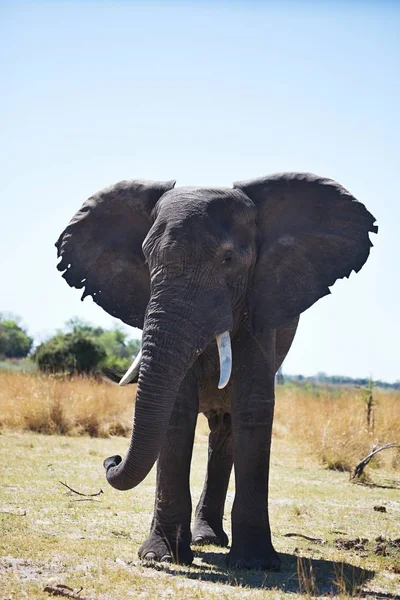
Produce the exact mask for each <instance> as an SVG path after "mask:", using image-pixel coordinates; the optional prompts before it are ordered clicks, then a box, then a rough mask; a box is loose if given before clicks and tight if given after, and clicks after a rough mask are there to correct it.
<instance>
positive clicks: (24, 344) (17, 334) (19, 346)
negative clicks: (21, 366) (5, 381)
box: [0, 315, 33, 358]
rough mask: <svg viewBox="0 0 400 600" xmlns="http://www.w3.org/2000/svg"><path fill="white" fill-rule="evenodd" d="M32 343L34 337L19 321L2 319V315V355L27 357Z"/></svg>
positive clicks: (0, 355) (0, 319)
mask: <svg viewBox="0 0 400 600" xmlns="http://www.w3.org/2000/svg"><path fill="white" fill-rule="evenodd" d="M32 344H33V340H32V338H30V337H29V335H28V334H27V333H26V331H25V330H24V329H23V328H22V327H21V326H20V325H18V323H17V321H14V320H6V319H2V318H1V315H0V357H2V358H25V356H28V354H29V352H30V351H31V348H32Z"/></svg>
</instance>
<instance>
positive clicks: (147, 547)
mask: <svg viewBox="0 0 400 600" xmlns="http://www.w3.org/2000/svg"><path fill="white" fill-rule="evenodd" d="M189 539H190V536H185V540H183V539H182V536H180V535H179V534H178V536H177V535H174V536H173V535H171V536H168V537H167V536H165V535H163V534H162V533H160V532H158V531H157V530H154V531H152V532H151V533H150V535H149V537H148V538H147V540H145V541H144V542H143V544H142V545H141V546H140V548H139V552H138V554H139V558H140V559H142V560H148V561H155V562H174V563H177V564H179V565H191V564H192V562H193V552H192V551H191V549H190V545H189V541H188V540H189Z"/></svg>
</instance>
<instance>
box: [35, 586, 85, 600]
mask: <svg viewBox="0 0 400 600" xmlns="http://www.w3.org/2000/svg"><path fill="white" fill-rule="evenodd" d="M82 590H83V588H81V589H80V590H78V591H77V592H75V591H74V590H73V589H72V588H70V587H68V586H67V585H62V584H61V583H59V584H57V585H54V586H53V585H46V587H45V588H44V590H43V591H44V592H47V593H48V594H50V596H64V598H76V599H78V600H93V598H89V597H88V596H81V595H80V593H81V591H82Z"/></svg>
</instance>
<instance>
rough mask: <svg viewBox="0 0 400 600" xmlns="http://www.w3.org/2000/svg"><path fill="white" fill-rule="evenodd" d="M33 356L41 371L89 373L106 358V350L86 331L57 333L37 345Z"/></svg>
mask: <svg viewBox="0 0 400 600" xmlns="http://www.w3.org/2000/svg"><path fill="white" fill-rule="evenodd" d="M33 358H34V360H35V361H36V363H37V365H38V367H39V369H40V371H42V372H46V373H68V374H70V375H72V374H73V373H77V374H83V373H85V374H89V373H93V372H94V371H95V370H96V368H97V367H98V365H99V364H100V363H101V361H103V360H104V359H105V358H106V351H105V349H104V348H103V346H102V345H101V344H100V343H99V342H98V341H97V340H95V339H94V338H93V337H92V336H90V335H88V334H87V333H84V332H76V333H59V334H57V335H55V336H54V337H52V338H51V339H50V340H48V341H47V342H44V343H43V344H41V345H40V346H38V348H37V349H36V350H35V352H34V355H33Z"/></svg>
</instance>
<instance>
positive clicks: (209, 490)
mask: <svg viewBox="0 0 400 600" xmlns="http://www.w3.org/2000/svg"><path fill="white" fill-rule="evenodd" d="M207 417H208V422H209V425H210V430H211V432H210V436H209V446H208V465H207V476H206V481H205V484H204V488H203V492H202V494H201V497H200V500H199V503H198V505H197V508H196V518H195V523H194V527H193V534H192V543H193V544H215V545H217V546H227V545H228V536H227V535H226V533H225V531H224V530H223V526H222V518H223V514H224V505H225V498H226V492H227V490H228V484H229V477H230V474H231V470H232V464H233V451H232V424H231V415H230V414H228V413H225V414H216V413H212V414H208V415H207Z"/></svg>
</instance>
